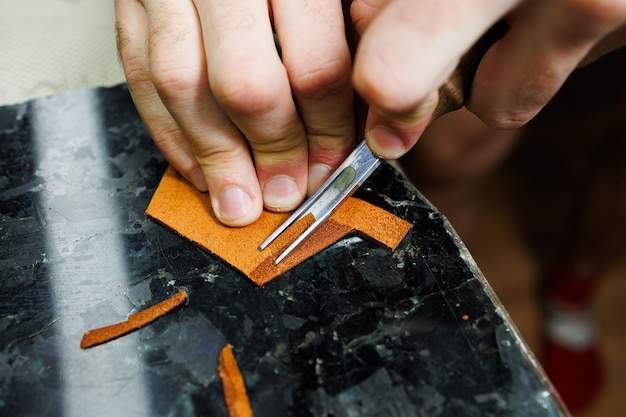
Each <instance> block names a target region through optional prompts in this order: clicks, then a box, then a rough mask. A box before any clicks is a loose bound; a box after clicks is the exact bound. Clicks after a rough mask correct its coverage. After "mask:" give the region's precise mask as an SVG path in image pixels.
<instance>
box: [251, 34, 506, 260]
mask: <svg viewBox="0 0 626 417" xmlns="http://www.w3.org/2000/svg"><path fill="white" fill-rule="evenodd" d="M507 29H508V26H507V24H506V23H504V22H499V23H497V24H496V25H495V26H493V27H492V28H491V29H490V30H489V31H488V32H487V33H486V34H485V35H484V36H483V37H482V38H480V39H479V40H478V42H477V43H476V44H475V45H474V46H473V47H472V48H471V49H470V50H469V51H468V52H467V53H466V54H465V55H464V56H463V57H462V58H461V60H460V62H459V65H458V66H457V68H456V70H455V71H454V72H453V73H452V75H451V76H450V78H449V79H448V81H447V82H446V83H445V84H444V85H443V86H442V87H441V88H440V89H439V103H438V104H437V107H436V109H435V111H434V113H433V116H432V117H431V121H430V122H431V123H432V122H433V121H434V120H435V119H437V118H438V117H439V116H442V115H444V114H445V113H448V112H451V111H454V110H458V109H460V108H461V107H462V106H463V105H464V104H465V98H466V97H467V95H468V94H469V91H470V88H471V84H472V80H473V79H474V74H475V73H476V69H477V68H478V63H479V62H480V59H481V58H482V56H483V55H484V54H485V52H486V51H487V49H488V48H489V47H490V46H491V45H492V44H493V43H494V42H495V41H496V40H498V39H500V38H501V37H502V36H503V35H504V33H505V32H506V30H507ZM380 163H381V160H380V159H379V158H377V157H376V156H374V155H373V154H372V152H371V151H370V150H369V148H368V147H367V144H366V143H365V141H362V142H361V143H360V144H359V146H357V148H356V149H355V150H354V151H353V152H352V153H351V154H350V155H349V156H348V157H347V158H346V160H345V161H344V162H343V163H342V164H341V165H340V166H339V167H338V168H337V169H336V170H335V172H334V173H333V174H332V175H331V176H330V177H329V178H328V180H326V182H324V184H322V186H321V187H320V188H319V189H318V190H317V192H316V193H315V194H313V195H312V196H311V197H309V198H308V199H307V200H306V201H305V202H304V203H303V204H302V205H301V206H300V207H299V208H298V209H297V210H296V211H294V212H293V214H292V215H291V216H289V218H288V219H287V220H286V221H285V222H284V223H283V224H281V225H280V226H279V227H278V228H277V229H276V230H274V232H273V233H272V234H271V235H269V236H268V237H267V239H265V240H264V241H263V243H261V244H260V245H259V250H263V249H265V248H266V247H267V246H268V245H269V244H270V243H272V242H273V241H274V240H275V239H276V238H277V237H278V236H279V235H280V234H281V233H283V232H284V231H285V230H286V229H287V228H288V227H289V226H291V225H292V224H294V223H296V222H297V221H298V220H300V219H302V218H303V217H305V216H307V215H309V214H312V215H313V217H314V219H315V221H314V222H313V224H311V225H310V226H309V227H308V228H307V229H306V230H305V231H304V232H303V233H302V234H301V235H300V236H298V238H297V239H296V240H294V241H293V243H292V244H291V245H289V246H288V247H287V249H285V250H284V251H283V252H282V253H281V254H280V255H279V256H278V257H277V258H276V260H274V265H278V264H279V263H280V262H281V261H282V260H283V259H285V258H286V257H287V256H288V255H289V254H290V253H291V252H292V251H293V250H294V249H295V248H296V247H297V246H298V245H300V244H301V243H302V242H303V241H304V240H305V239H306V238H307V237H308V236H309V235H311V233H313V232H314V231H315V230H316V229H317V228H318V227H320V226H321V225H322V224H324V222H326V220H328V218H329V217H330V216H331V215H332V214H333V213H334V212H335V210H336V209H337V208H338V207H339V206H340V205H341V203H343V202H344V201H345V200H346V199H347V198H348V197H350V196H351V195H352V194H353V193H354V191H356V189H357V188H358V187H359V186H361V185H362V184H363V182H365V180H366V179H367V178H368V177H369V176H370V175H371V174H372V173H373V172H374V171H375V170H376V168H377V167H378V165H380Z"/></svg>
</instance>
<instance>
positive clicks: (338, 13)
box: [272, 0, 355, 194]
mask: <svg viewBox="0 0 626 417" xmlns="http://www.w3.org/2000/svg"><path fill="white" fill-rule="evenodd" d="M272 7H273V10H274V24H275V28H276V32H277V34H278V39H279V41H280V46H281V50H282V60H283V63H284V65H285V68H286V70H287V75H288V77H289V83H290V85H291V90H292V91H293V93H294V95H295V100H296V103H297V107H298V112H299V114H300V117H301V119H302V120H303V122H304V127H305V129H306V134H307V137H308V144H309V145H308V147H309V176H308V194H312V193H313V192H315V191H316V190H317V188H319V186H320V185H321V184H322V183H323V182H324V181H325V180H326V179H327V178H328V176H329V175H330V174H331V172H332V171H334V169H335V168H336V167H337V166H338V165H339V164H340V163H341V162H342V161H343V160H344V159H345V158H346V156H347V155H348V153H349V152H350V151H351V150H352V148H353V147H354V143H355V137H354V115H353V108H352V101H353V91H352V84H351V79H350V78H351V69H352V62H351V58H350V50H349V49H348V44H347V41H346V34H345V28H344V18H343V10H342V6H341V3H340V2H338V1H336V0H318V1H315V2H303V1H293V0H274V1H272Z"/></svg>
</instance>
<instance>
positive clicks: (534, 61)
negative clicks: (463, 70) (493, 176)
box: [468, 0, 626, 128]
mask: <svg viewBox="0 0 626 417" xmlns="http://www.w3.org/2000/svg"><path fill="white" fill-rule="evenodd" d="M625 19H626V2H624V1H597V0H568V1H534V2H527V3H524V4H523V5H522V6H521V7H520V8H519V9H518V10H516V11H515V12H514V13H513V14H512V15H511V18H510V29H509V31H508V32H507V34H506V35H505V37H504V38H503V39H502V40H501V41H500V42H498V44H496V45H495V46H494V47H493V48H491V50H490V51H489V52H488V53H487V54H486V55H485V57H484V58H483V60H482V62H481V65H480V67H479V69H478V72H477V73H476V76H475V78H474V83H473V85H472V92H471V95H470V98H471V99H470V101H469V103H468V108H470V110H472V111H473V112H475V113H476V114H477V115H478V116H479V117H481V119H483V120H484V121H485V122H486V123H487V124H489V125H491V126H493V127H505V128H509V127H519V126H521V125H523V124H525V123H526V122H528V121H529V120H530V119H532V118H533V117H534V116H535V115H536V114H537V113H538V112H539V111H540V110H541V108H543V106H544V105H545V104H546V103H547V102H548V101H549V100H550V99H551V98H552V97H553V96H554V94H555V93H556V92H557V90H558V89H559V88H560V87H561V86H562V84H563V82H564V81H565V80H566V79H567V77H568V76H569V75H570V74H571V72H572V71H573V70H574V69H575V68H576V67H577V66H578V65H579V64H580V62H581V61H582V60H583V59H584V58H585V56H586V55H587V54H588V53H589V51H590V50H591V49H592V47H593V46H594V45H595V44H596V43H597V42H598V41H599V40H600V39H602V38H603V37H604V36H605V35H606V34H607V33H609V32H610V31H612V30H613V29H615V28H617V26H618V25H619V24H621V23H623V22H624V20H625ZM503 68H504V69H506V70H503Z"/></svg>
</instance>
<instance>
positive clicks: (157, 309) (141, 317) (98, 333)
mask: <svg viewBox="0 0 626 417" xmlns="http://www.w3.org/2000/svg"><path fill="white" fill-rule="evenodd" d="M186 299H187V292H186V291H184V290H180V291H178V292H177V293H176V294H174V295H173V296H172V297H171V298H168V299H167V300H163V301H161V302H160V303H158V304H155V305H153V306H152V307H149V308H146V309H145V310H141V311H140V312H138V313H135V314H131V315H130V316H128V320H126V321H123V322H120V323H116V324H112V325H110V326H105V327H100V328H98V329H93V330H89V331H86V332H85V333H84V334H83V338H82V340H81V341H80V347H81V348H82V349H87V348H90V347H92V346H96V345H99V344H102V343H105V342H108V341H110V340H113V339H116V338H118V337H120V336H124V335H125V334H127V333H130V332H132V331H133V330H137V329H139V328H140V327H143V326H145V325H146V324H148V323H151V322H153V321H154V320H156V319H158V318H159V317H161V316H162V315H164V314H166V313H168V312H170V311H171V310H173V309H175V308H176V307H178V306H179V305H181V304H182V303H183V302H184V301H185V300H186Z"/></svg>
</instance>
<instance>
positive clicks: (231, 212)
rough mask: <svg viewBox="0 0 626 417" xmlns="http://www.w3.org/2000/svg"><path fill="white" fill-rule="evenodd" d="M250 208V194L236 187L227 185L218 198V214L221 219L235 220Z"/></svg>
mask: <svg viewBox="0 0 626 417" xmlns="http://www.w3.org/2000/svg"><path fill="white" fill-rule="evenodd" d="M251 209H252V199H251V198H250V195H249V194H248V193H246V192H245V191H244V190H242V189H241V188H238V187H228V188H226V189H225V190H224V191H222V194H220V199H219V215H220V217H221V218H222V219H223V220H226V221H233V220H237V219H239V218H241V217H243V216H245V215H246V214H248V212H249V211H250V210H251Z"/></svg>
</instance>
